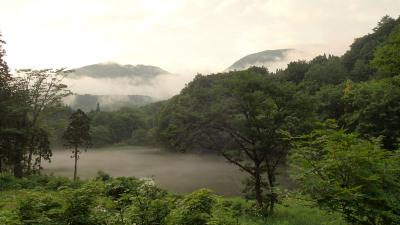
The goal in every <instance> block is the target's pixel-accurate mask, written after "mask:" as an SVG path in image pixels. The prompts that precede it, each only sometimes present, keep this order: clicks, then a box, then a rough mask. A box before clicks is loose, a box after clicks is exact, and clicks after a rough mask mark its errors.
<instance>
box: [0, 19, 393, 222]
mask: <svg viewBox="0 0 400 225" xmlns="http://www.w3.org/2000/svg"><path fill="white" fill-rule="evenodd" d="M399 31H400V18H399V19H393V18H390V17H387V16H386V17H384V18H383V19H382V20H381V21H380V22H379V23H378V26H377V27H376V28H375V29H374V30H373V33H371V34H368V35H365V36H364V37H361V38H358V39H356V40H355V41H354V43H353V44H352V45H351V48H350V49H349V51H347V52H346V53H345V54H344V55H343V56H341V57H338V56H332V55H328V56H327V55H320V56H317V57H315V58H314V59H312V60H310V61H297V62H292V63H289V64H288V67H287V68H286V69H282V70H278V71H276V72H269V71H268V70H267V69H266V68H263V67H261V68H260V67H251V68H249V69H247V70H244V71H230V72H226V73H218V74H210V75H207V76H204V75H200V74H199V75H197V76H196V78H195V79H194V80H193V81H192V82H190V83H189V84H188V85H187V86H186V87H185V88H184V89H183V90H182V91H181V93H180V94H179V95H176V96H174V97H173V98H171V99H169V100H166V101H164V102H159V103H154V104H151V105H147V106H143V107H140V108H121V109H119V110H117V111H113V112H103V111H102V110H101V106H99V107H97V109H96V110H95V111H91V112H88V113H87V117H86V114H85V113H83V112H82V111H80V110H78V112H77V114H79V115H81V117H80V118H84V120H83V121H78V119H77V118H76V115H77V114H76V113H73V111H72V110H71V109H70V108H68V107H65V106H62V104H61V99H62V98H63V97H65V96H67V95H69V94H70V92H69V91H68V89H67V87H66V86H65V85H64V84H63V83H62V77H63V76H65V75H66V71H64V70H40V71H37V70H22V71H18V74H17V75H18V76H12V75H11V74H10V72H9V69H8V66H7V64H6V63H5V61H4V60H3V57H4V55H5V52H4V50H3V48H2V44H4V42H2V41H1V43H0V73H1V76H0V78H1V79H0V85H1V93H0V94H1V99H0V106H1V107H0V172H2V173H1V176H0V181H1V182H0V197H1V198H0V224H1V223H3V224H24V225H25V224H74V225H75V224H82V225H83V224H143V225H147V224H148V225H150V224H152V225H154V224H165V225H184V224H185V225H186V224H187V225H189V224H190V225H192V224H195V225H203V224H209V225H210V224H212V225H231V224H232V225H233V224H246V225H247V224H277V225H278V224H280V225H282V224H346V223H347V224H355V225H396V224H400V198H399V196H400V193H399V192H400V176H399V174H400V171H399V168H400V157H399V141H400V122H399V121H400V71H399V59H400V55H399V52H400V51H399V50H400V48H399V46H400V45H399V34H400V33H399ZM71 115H72V117H71V121H70V125H69V126H68V117H70V116H71ZM74 121H78V122H77V123H75V122H74ZM89 121H90V122H89ZM89 123H90V124H89ZM77 127H80V128H79V129H75V128H77ZM89 127H90V128H91V131H90V136H92V139H93V143H94V144H95V146H103V145H110V144H121V143H126V144H143V145H159V146H161V147H163V148H166V149H170V150H175V151H192V150H197V151H199V150H200V151H211V152H214V153H215V154H220V155H222V156H223V157H225V159H226V160H227V161H228V162H230V163H232V164H233V165H235V166H237V168H238V169H241V170H242V171H244V172H246V173H247V174H248V180H247V181H246V189H245V190H244V192H245V196H244V197H245V198H235V199H227V198H222V197H218V196H215V195H213V194H212V193H211V191H210V190H205V189H202V190H198V191H196V192H193V193H191V194H188V195H175V194H171V193H168V192H166V191H164V190H162V189H160V188H158V187H157V186H156V185H155V184H154V183H153V182H151V181H149V180H138V179H135V178H127V177H121V178H111V177H109V176H108V175H106V174H99V176H98V177H97V178H95V179H93V180H88V181H79V180H75V181H70V180H68V179H66V178H59V177H48V176H39V175H37V174H40V171H41V169H42V168H41V161H42V160H50V159H51V155H52V152H51V148H50V147H51V145H50V141H52V140H59V139H60V138H61V134H62V133H64V131H65V129H66V134H67V135H65V137H66V138H67V140H68V143H69V144H70V146H72V147H74V153H75V154H74V156H75V159H76V160H77V158H78V149H77V147H78V146H80V145H81V144H84V146H86V143H88V142H87V140H89V135H88V134H89ZM56 130H58V131H56ZM60 130H61V131H63V132H61V131H60ZM81 139H82V140H83V142H82V140H81ZM56 142H58V143H60V141H56ZM53 144H55V143H53ZM288 159H289V160H288ZM76 160H75V163H76ZM281 165H282V166H286V165H290V166H291V168H292V170H291V174H292V175H293V177H294V178H295V180H296V182H297V186H298V190H294V191H299V192H300V193H301V194H293V193H290V192H289V193H288V191H286V190H282V189H281V187H280V186H279V184H278V183H277V182H276V175H277V171H276V168H277V166H281ZM11 174H13V175H11ZM11 190H12V192H11ZM300 199H302V200H300ZM307 205H308V206H307ZM314 206H317V207H319V208H320V209H317V208H313V207H314Z"/></svg>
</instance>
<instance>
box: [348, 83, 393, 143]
mask: <svg viewBox="0 0 400 225" xmlns="http://www.w3.org/2000/svg"><path fill="white" fill-rule="evenodd" d="M343 99H344V103H345V104H346V106H345V112H346V113H345V114H344V119H343V120H344V123H345V125H346V128H347V129H349V130H350V131H356V132H358V133H359V134H360V135H361V136H363V137H365V138H371V137H375V138H377V137H380V136H381V137H382V144H383V146H384V148H386V149H391V150H394V149H396V148H397V145H398V143H399V137H400V76H395V77H391V78H386V79H381V80H371V81H368V82H364V83H360V84H356V85H353V86H352V85H349V86H348V87H347V89H346V91H345V93H344V97H343Z"/></svg>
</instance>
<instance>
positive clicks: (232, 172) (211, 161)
mask: <svg viewBox="0 0 400 225" xmlns="http://www.w3.org/2000/svg"><path fill="white" fill-rule="evenodd" d="M70 156H71V151H69V150H57V151H54V152H53V157H52V162H51V163H50V164H45V165H43V166H44V168H45V170H44V171H45V173H54V175H61V176H68V177H72V176H73V167H74V159H72V158H71V157H70ZM99 170H102V171H104V172H106V173H108V174H110V175H112V176H134V177H138V178H140V177H151V178H153V179H154V181H155V182H156V183H157V184H158V185H159V186H160V187H163V188H166V189H167V190H169V191H172V192H179V193H187V192H192V191H194V190H196V189H199V188H210V189H212V190H214V192H215V193H217V194H221V195H227V196H232V195H240V194H241V191H242V189H243V185H242V181H243V180H244V178H245V177H246V174H244V173H243V172H241V171H240V170H239V169H238V168H237V167H235V166H234V165H232V164H229V163H227V162H226V160H225V159H224V158H223V157H220V156H217V155H214V154H195V153H172V152H166V151H163V150H160V149H157V148H148V147H132V146H130V147H110V148H100V149H89V150H88V151H87V152H83V153H82V154H81V155H80V159H79V161H78V176H79V177H80V178H90V177H94V176H96V174H97V171H99Z"/></svg>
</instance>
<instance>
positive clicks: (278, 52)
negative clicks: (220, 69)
mask: <svg viewBox="0 0 400 225" xmlns="http://www.w3.org/2000/svg"><path fill="white" fill-rule="evenodd" d="M292 51H296V50H295V49H290V48H286V49H275V50H265V51H261V52H257V53H252V54H249V55H246V56H244V57H242V58H240V59H239V60H237V61H236V62H234V63H233V64H232V65H231V66H230V67H228V68H227V69H226V70H227V71H230V70H245V69H247V68H249V67H251V66H265V67H269V66H270V65H272V64H273V63H276V62H280V61H284V60H286V59H287V56H288V53H289V52H292Z"/></svg>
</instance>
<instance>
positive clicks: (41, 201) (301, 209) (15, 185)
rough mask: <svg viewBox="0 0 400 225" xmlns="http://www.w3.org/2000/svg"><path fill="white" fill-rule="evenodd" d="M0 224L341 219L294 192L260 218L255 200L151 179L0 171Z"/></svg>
mask: <svg viewBox="0 0 400 225" xmlns="http://www.w3.org/2000/svg"><path fill="white" fill-rule="evenodd" d="M0 181H1V187H0V190H1V192H0V224H7V225H17V224H18V225H20V224H30V225H33V224H37V225H39V224H40V225H50V224H57V225H62V224H81V225H87V224H107V225H111V224H115V225H117V224H118V225H124V224H134V223H136V224H143V225H153V224H165V225H179V224H188V225H189V224H190V225H193V224H196V225H206V224H210V225H217V224H218V225H237V224H246V225H258V224H260V225H261V224H263V225H281V224H294V225H317V224H336V225H340V224H344V223H343V221H341V219H340V217H339V216H338V215H336V214H328V213H326V212H324V211H322V210H319V209H317V208H314V207H311V206H309V205H307V204H308V203H307V202H306V201H303V200H300V199H296V198H294V197H289V198H286V199H284V200H283V201H282V205H279V206H277V208H276V213H275V214H274V216H272V217H269V218H263V217H262V216H260V215H259V214H258V211H257V210H256V208H255V202H253V201H246V200H243V199H240V198H232V199H228V198H222V197H219V196H216V195H214V194H212V193H211V192H210V191H209V190H206V189H202V190H199V191H196V192H193V193H191V194H188V195H174V194H170V193H168V192H166V191H164V190H162V189H160V188H158V187H157V186H155V185H154V183H152V182H151V181H149V180H138V179H135V178H126V177H120V178H110V177H109V176H108V175H106V174H104V173H99V175H98V176H97V177H96V178H94V179H92V180H88V181H79V180H78V181H75V182H74V181H71V180H69V179H67V178H63V177H52V176H35V175H31V176H29V177H27V178H26V179H25V178H24V179H17V178H15V177H14V176H12V175H10V174H4V173H3V174H1V175H0Z"/></svg>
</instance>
